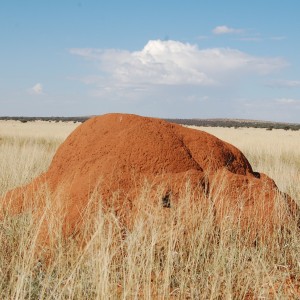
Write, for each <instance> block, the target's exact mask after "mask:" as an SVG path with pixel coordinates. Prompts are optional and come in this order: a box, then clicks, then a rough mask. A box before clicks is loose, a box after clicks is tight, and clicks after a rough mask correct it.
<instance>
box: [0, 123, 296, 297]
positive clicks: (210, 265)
mask: <svg viewBox="0 0 300 300" xmlns="http://www.w3.org/2000/svg"><path fill="white" fill-rule="evenodd" d="M76 126H78V124H74V123H55V122H51V123H49V122H39V121H36V122H27V123H20V122H16V121H1V122H0V153H1V156H0V170H1V173H0V195H3V194H4V193H5V192H6V191H7V190H9V189H11V188H14V187H16V186H19V185H22V184H25V183H27V182H29V181H30V180H31V179H32V178H34V177H35V176H37V175H38V174H40V173H42V172H44V171H45V170H46V169H47V168H48V166H49V164H50V162H51V159H52V157H53V155H54V153H55V151H56V149H57V147H58V146H59V145H60V143H61V142H62V141H63V140H64V139H65V138H66V136H67V135H68V134H69V133H70V132H71V131H72V130H73V129H74V128H75V127H76ZM203 130H205V131H208V132H210V133H212V134H215V135H216V136H218V137H220V138H222V139H224V140H226V141H228V142H230V143H232V144H234V145H236V146H237V147H238V148H240V149H241V150H242V151H243V152H244V154H245V155H246V156H247V158H248V159H249V161H250V163H251V164H252V166H253V168H254V169H255V170H257V171H259V172H264V173H266V174H268V175H269V176H271V177H272V178H273V179H274V180H275V181H276V183H277V185H278V186H279V188H280V189H281V190H282V191H284V192H287V193H289V194H290V195H291V196H292V197H293V198H294V199H296V200H297V201H299V200H300V185H299V182H300V152H299V150H298V149H300V132H299V131H285V130H272V131H267V130H265V129H254V128H253V129H247V128H241V129H234V128H209V127H205V128H203ZM147 193H148V191H147V190H145V191H144V192H143V193H141V197H140V201H141V203H145V202H147ZM93 197H97V195H93ZM181 197H182V201H181V204H180V205H179V207H177V208H176V209H174V210H173V211H171V213H170V214H169V215H165V214H163V213H162V212H161V210H158V209H156V208H155V207H145V206H143V207H144V209H141V211H140V212H139V215H138V216H137V218H136V221H135V223H134V225H133V228H132V230H131V231H130V232H127V233H126V237H124V232H123V231H122V228H121V226H120V224H119V222H118V220H117V219H116V218H115V216H114V214H113V213H110V212H103V211H99V213H98V215H97V216H96V218H94V219H92V220H88V222H87V223H86V232H85V243H84V246H82V245H78V244H77V243H76V242H75V241H74V240H72V239H68V240H64V239H63V238H62V237H61V239H60V241H61V242H60V243H57V244H53V249H52V255H51V260H50V261H47V260H45V257H44V256H43V252H39V253H36V251H35V241H36V238H37V232H38V228H39V227H38V224H36V223H35V222H34V221H33V219H32V218H31V216H30V214H23V215H20V216H14V217H9V216H5V217H4V218H2V219H1V220H0V253H1V256H0V299H299V297H300V236H299V232H297V230H296V225H295V224H287V225H286V228H284V229H285V230H281V231H278V232H274V233H273V234H272V235H271V236H270V237H269V239H268V240H267V241H266V242H265V243H262V244H257V245H249V243H247V235H244V234H241V231H240V230H239V228H236V227H234V228H233V227H232V226H231V224H230V223H228V222H227V223H224V224H222V225H223V226H221V227H220V226H216V224H215V223H214V219H213V214H212V212H211V210H210V209H209V208H204V207H201V206H199V205H195V204H192V201H191V198H192V197H193V195H192V193H191V191H190V190H189V189H187V190H186V191H183V193H182V196H181ZM91 200H93V199H91ZM298 203H299V202H298ZM179 216H180V220H181V221H180V222H178V218H179ZM220 228H221V230H220Z"/></svg>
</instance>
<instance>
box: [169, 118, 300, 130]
mask: <svg viewBox="0 0 300 300" xmlns="http://www.w3.org/2000/svg"><path fill="white" fill-rule="evenodd" d="M165 120H166V121H168V122H172V123H177V124H182V125H188V126H202V127H228V128H231V127H233V128H242V127H247V128H265V129H267V130H272V129H284V130H300V124H290V123H279V122H264V121H247V120H239V121H238V120H230V119H222V120H220V119H211V120H207V119H165Z"/></svg>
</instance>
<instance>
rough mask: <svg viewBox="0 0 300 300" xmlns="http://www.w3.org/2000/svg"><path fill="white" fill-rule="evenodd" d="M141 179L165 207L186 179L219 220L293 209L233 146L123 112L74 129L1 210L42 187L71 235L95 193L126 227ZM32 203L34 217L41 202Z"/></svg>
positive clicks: (14, 208)
mask: <svg viewBox="0 0 300 300" xmlns="http://www.w3.org/2000/svg"><path fill="white" fill-rule="evenodd" d="M145 180H147V181H148V182H150V183H151V184H152V189H153V191H155V189H156V187H158V186H160V187H162V189H161V191H162V194H161V199H160V200H161V201H160V202H158V201H152V200H153V199H152V200H151V197H150V199H147V201H149V202H150V203H153V205H161V207H162V209H166V207H171V208H172V204H173V202H174V203H176V201H179V200H180V197H179V196H178V195H179V192H180V190H181V189H182V187H183V185H184V184H186V182H187V180H188V181H189V184H190V186H191V188H192V189H194V190H195V191H197V192H198V193H200V194H201V193H202V197H203V195H204V194H205V197H206V199H210V201H213V205H214V208H215V217H216V219H218V220H220V219H221V218H222V217H224V214H225V215H226V211H227V212H228V209H229V210H230V211H231V212H233V215H234V216H236V217H235V220H234V221H236V222H239V223H242V224H245V225H246V224H250V223H251V224H254V225H253V226H256V227H259V226H260V225H262V224H266V223H267V222H273V221H274V219H273V216H274V212H275V210H276V205H277V204H278V201H279V202H282V204H283V205H284V207H286V211H285V212H286V216H287V217H289V215H290V213H291V211H292V212H294V211H295V209H296V205H295V204H294V202H293V200H292V199H290V198H289V197H285V196H284V195H283V194H281V193H280V192H279V191H278V189H277V187H276V185H275V183H274V182H273V180H271V179H270V178H268V177H267V176H266V175H264V174H259V173H256V172H253V170H252V168H251V166H250V164H249V162H248V161H247V159H246V158H245V156H244V155H243V154H242V153H241V152H240V151H239V150H238V149H237V148H235V147H234V146H232V145H230V144H228V143H226V142H223V141H221V140H220V139H218V138H216V137H214V136H213V135H210V134H208V133H205V132H202V131H198V130H193V129H188V128H185V127H183V126H180V125H177V124H172V123H168V122H166V121H163V120H160V119H155V118H146V117H140V116H136V115H127V114H107V115H103V116H99V117H94V118H92V119H89V120H88V121H86V122H85V123H83V124H82V125H81V126H79V127H78V128H77V129H76V130H75V131H74V132H73V133H72V134H71V135H70V136H69V137H68V138H67V139H66V141H65V142H64V143H63V144H62V145H61V146H60V147H59V149H58V150H57V152H56V154H55V156H54V158H53V161H52V163H51V165H50V167H49V170H48V171H47V172H46V173H45V174H42V175H41V176H40V177H38V178H37V179H35V180H34V181H33V182H32V183H31V184H29V185H27V186H25V187H22V188H18V189H16V190H14V191H10V192H8V193H7V194H6V196H5V198H4V208H6V209H7V210H8V206H9V211H10V213H19V212H21V211H24V210H25V209H27V208H32V205H33V202H32V198H33V197H35V196H36V194H37V193H43V190H44V188H45V186H46V187H47V191H48V193H49V192H50V194H51V195H52V196H51V197H50V200H49V201H50V203H48V206H50V208H51V210H52V212H53V213H54V214H55V216H60V217H62V216H61V211H64V223H65V225H66V226H67V227H68V229H69V230H72V229H73V228H74V226H75V225H76V224H78V222H79V221H80V220H81V218H82V214H83V211H84V210H85V208H86V206H87V203H88V200H89V198H90V197H91V194H92V193H93V192H94V191H95V189H96V190H97V193H99V194H100V195H101V199H102V204H103V206H104V207H106V206H110V207H111V206H113V208H114V210H115V211H116V212H117V213H118V212H120V213H121V214H122V215H123V217H124V218H125V223H126V219H132V211H134V207H135V199H136V198H137V196H138V195H139V193H140V192H141V189H142V187H143V186H144V185H145ZM116 195H117V196H116ZM156 195H157V194H156ZM153 197H155V196H153ZM200 198H201V197H200ZM200 198H199V199H200ZM112 199H114V200H113V201H112ZM276 199H277V200H276ZM278 199H279V200H278ZM145 201H146V200H145ZM151 201H152V202H151ZM8 202H9V203H8ZM157 203H159V204H157ZM276 203H277V204H276ZM34 205H35V208H34V211H35V212H37V213H38V211H39V208H40V207H41V206H43V205H45V203H42V202H40V203H35V204H34ZM199 205H201V203H200V202H199ZM163 207H165V208H163ZM226 209H227V210H226ZM59 213H60V214H59ZM270 216H272V220H271V217H270ZM281 217H282V216H281ZM268 218H269V219H268ZM241 220H242V221H241Z"/></svg>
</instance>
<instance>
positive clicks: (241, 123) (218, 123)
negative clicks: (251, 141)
mask: <svg viewBox="0 0 300 300" xmlns="http://www.w3.org/2000/svg"><path fill="white" fill-rule="evenodd" d="M89 118H91V117H89V116H83V117H8V116H4V117H0V120H14V121H20V122H22V123H26V122H34V121H47V122H74V123H77V122H79V123H83V122H85V121H86V120H88V119H89ZM164 120H165V121H168V122H172V123H177V124H182V125H188V126H203V127H228V128H243V127H247V128H265V129H267V130H273V129H284V130H300V124H292V123H279V122H264V121H247V120H231V119H164Z"/></svg>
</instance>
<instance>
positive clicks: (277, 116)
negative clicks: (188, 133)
mask: <svg viewBox="0 0 300 300" xmlns="http://www.w3.org/2000/svg"><path fill="white" fill-rule="evenodd" d="M299 11H300V1H298V0H287V1H281V0H273V1H271V0H264V1H258V0H252V1H249V2H244V1H239V0H228V1H224V0H212V1H200V0H190V1H185V2H183V1H179V0H173V1H171V0H165V1H158V0H152V1H138V0H131V1H121V0H118V1H117V0H110V1H102V0H99V1H96V0H81V1H72V0H69V1H58V0H51V1H41V0H26V1H24V0H23V1H21V0H3V1H2V3H1V6H0V38H1V48H0V54H1V58H0V68H1V72H0V74H1V75H0V107H1V109H0V115H1V116H85V115H99V114H104V113H109V112H123V113H134V114H140V115H145V116H153V117H161V118H239V119H255V120H267V121H283V122H295V123H300V52H299V51H298V49H299V44H300V35H299V33H298V28H300V18H299Z"/></svg>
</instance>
